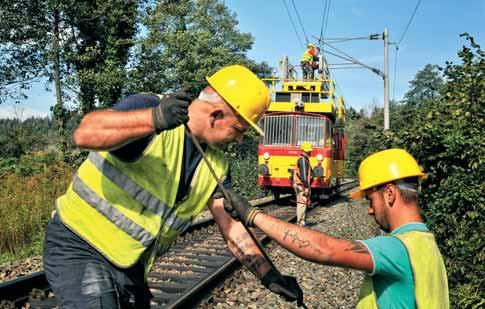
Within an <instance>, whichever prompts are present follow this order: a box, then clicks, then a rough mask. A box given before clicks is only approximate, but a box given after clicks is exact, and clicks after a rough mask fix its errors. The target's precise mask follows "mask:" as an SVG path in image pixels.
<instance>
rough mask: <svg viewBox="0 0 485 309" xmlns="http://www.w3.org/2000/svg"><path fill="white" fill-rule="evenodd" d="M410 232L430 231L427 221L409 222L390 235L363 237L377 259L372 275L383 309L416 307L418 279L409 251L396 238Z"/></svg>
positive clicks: (379, 302) (379, 303)
mask: <svg viewBox="0 0 485 309" xmlns="http://www.w3.org/2000/svg"><path fill="white" fill-rule="evenodd" d="M410 231H422V232H428V231H429V230H428V228H427V226H426V224H424V223H408V224H405V225H402V226H400V227H399V228H397V229H395V230H394V231H392V232H391V234H389V235H386V236H377V237H373V238H369V239H366V240H361V242H362V243H363V244H364V245H365V246H366V247H367V249H369V252H370V254H371V255H372V259H373V261H374V271H373V272H372V274H370V275H371V277H372V283H373V284H374V290H375V292H376V298H377V304H378V306H379V308H415V302H414V279H413V271H412V269H411V264H410V262H409V256H408V252H407V250H406V247H405V246H404V244H403V243H402V242H401V241H400V240H399V239H398V238H396V237H392V235H397V234H403V233H406V232H410Z"/></svg>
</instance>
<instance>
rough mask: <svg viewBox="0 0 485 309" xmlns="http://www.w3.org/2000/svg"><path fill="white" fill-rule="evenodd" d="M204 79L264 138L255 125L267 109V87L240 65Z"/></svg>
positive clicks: (232, 66) (227, 67) (225, 68)
mask: <svg viewBox="0 0 485 309" xmlns="http://www.w3.org/2000/svg"><path fill="white" fill-rule="evenodd" d="M206 79H207V82H209V85H210V86H211V87H212V88H214V90H215V91H216V92H217V93H218V94H219V95H220V96H221V97H222V98H223V99H224V100H225V101H226V102H227V103H228V104H229V105H230V106H231V107H232V108H233V109H234V110H236V112H237V113H238V114H239V115H240V116H241V117H242V118H243V119H244V120H245V121H247V122H248V123H249V124H250V125H251V126H252V127H253V128H254V129H256V131H257V132H258V133H259V134H261V135H263V136H264V133H263V130H261V128H260V127H259V126H258V125H257V123H258V121H259V119H261V117H262V116H263V115H264V113H265V112H266V110H267V109H268V107H269V103H270V97H269V90H268V87H266V85H265V84H264V83H263V81H262V80H261V79H259V78H258V77H257V76H256V74H254V73H253V72H251V70H249V69H248V68H246V67H244V66H242V65H230V66H226V67H224V68H222V69H220V70H219V71H217V72H216V73H214V74H213V75H211V76H207V77H206Z"/></svg>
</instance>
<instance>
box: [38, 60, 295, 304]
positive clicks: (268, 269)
mask: <svg viewBox="0 0 485 309" xmlns="http://www.w3.org/2000/svg"><path fill="white" fill-rule="evenodd" d="M207 82H208V84H209V85H208V86H207V87H206V88H205V89H204V90H202V92H201V93H200V95H199V97H198V98H197V99H195V100H191V99H190V98H189V97H187V95H186V94H184V93H176V94H171V95H165V96H158V95H153V94H137V95H133V96H130V97H128V98H126V99H124V100H123V101H121V102H120V103H118V104H117V105H115V106H114V107H113V109H108V110H100V111H95V112H92V113H89V114H87V115H86V116H85V117H84V118H83V119H82V121H81V123H80V125H79V127H78V128H77V129H76V131H75V132H74V142H75V143H76V145H78V146H79V147H82V148H86V149H90V150H92V151H91V153H90V154H89V157H88V159H87V160H86V161H84V163H83V164H82V165H81V166H80V167H79V169H78V171H77V173H76V174H75V176H74V179H73V181H72V183H71V185H70V186H69V188H68V189H67V192H66V193H65V194H64V195H63V196H61V197H60V198H59V199H58V200H57V204H56V206H57V211H56V214H55V215H54V216H53V219H52V220H51V221H50V223H49V226H48V228H47V231H46V239H45V247H44V270H45V273H46V276H47V280H48V281H49V284H50V286H51V287H52V289H53V291H54V293H55V295H56V297H57V301H58V305H59V306H60V308H131V304H130V302H129V300H130V297H133V298H134V299H135V308H149V307H150V298H151V294H150V291H149V289H148V286H147V284H146V275H147V273H148V271H149V270H150V268H151V266H152V264H153V262H154V260H155V258H156V257H157V256H159V255H161V254H163V253H164V252H166V251H167V250H168V249H169V247H170V245H171V243H172V242H173V241H174V240H175V239H176V238H177V236H178V235H179V234H181V233H182V232H183V231H184V230H186V229H187V228H188V227H189V225H190V224H191V222H192V220H193V219H194V217H196V216H197V215H198V213H199V212H201V211H202V209H203V208H204V207H205V206H206V205H208V207H209V210H210V211H211V213H212V215H213V217H214V219H215V221H216V223H217V224H218V226H219V229H220V231H221V233H222V235H223V236H224V238H225V239H226V242H227V244H228V247H229V249H230V250H231V252H232V253H233V254H234V255H235V256H236V258H238V260H240V261H241V262H242V263H243V264H244V265H245V266H247V267H248V268H249V270H251V271H252V272H253V273H254V274H255V275H256V276H257V277H258V278H261V280H262V283H263V284H264V285H265V286H266V287H268V288H269V289H270V290H272V291H273V292H275V293H278V294H280V295H282V296H283V297H285V298H286V299H287V300H297V299H299V298H301V297H302V296H301V289H300V288H299V286H298V283H297V282H296V280H295V278H293V277H289V276H283V275H281V274H280V273H279V272H278V271H277V270H276V269H275V268H274V267H272V266H271V265H272V264H271V263H270V261H268V260H267V259H265V258H264V255H263V254H262V252H261V251H260V250H259V249H258V247H257V246H256V244H255V243H254V242H253V240H252V239H251V237H250V235H249V234H248V233H247V232H246V230H245V229H244V227H243V226H242V224H241V223H240V222H238V221H235V220H234V219H232V218H231V217H230V216H228V215H227V213H226V212H225V211H224V207H223V198H220V197H219V198H216V197H215V196H216V194H217V193H218V192H217V191H218V190H217V189H216V185H217V183H216V180H215V179H214V177H213V176H212V175H211V173H210V171H209V169H208V166H207V164H206V163H205V162H204V161H203V160H201V159H202V155H201V154H200V153H199V152H198V151H197V149H196V148H195V147H194V146H195V144H194V143H193V142H192V140H191V137H190V134H193V136H194V137H195V138H196V139H197V140H198V141H199V142H200V143H202V145H203V148H205V153H206V155H207V158H208V160H209V162H210V163H211V165H212V166H213V168H214V170H215V172H216V174H217V175H220V177H219V179H222V178H223V177H225V180H224V181H223V186H224V187H226V188H230V187H231V186H232V185H231V180H230V174H229V172H228V163H227V161H226V160H225V158H224V155H223V152H222V151H221V150H220V149H221V148H223V147H224V146H225V145H227V144H228V143H231V142H233V141H241V140H242V139H243V134H244V132H245V131H246V130H247V129H248V128H250V127H251V126H252V127H253V128H255V129H256V130H257V131H258V132H259V133H261V134H262V131H261V129H260V128H259V127H258V126H257V125H256V123H257V122H258V120H259V119H260V117H261V116H262V115H263V114H264V112H265V111H266V109H267V108H268V106H269V92H268V89H267V88H266V86H265V85H264V83H263V82H262V81H261V80H260V79H259V78H258V77H257V76H256V75H255V74H254V73H253V72H251V71H250V70H249V69H247V68H245V67H243V66H240V65H232V66H227V67H224V68H222V69H221V70H219V71H217V72H216V73H215V74H213V75H212V76H210V77H207ZM183 124H186V125H187V127H188V128H189V129H190V131H188V130H187V129H186V128H185V126H184V125H183Z"/></svg>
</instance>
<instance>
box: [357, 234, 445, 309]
mask: <svg viewBox="0 0 485 309" xmlns="http://www.w3.org/2000/svg"><path fill="white" fill-rule="evenodd" d="M393 236H394V237H397V238H398V239H400V240H401V241H402V243H403V244H404V246H405V247H406V250H407V252H408V255H409V260H410V264H411V269H412V271H413V278H414V300H415V304H416V308H426V309H428V308H429V309H434V308H436V309H446V308H449V307H450V302H449V296H448V279H447V276H446V269H445V264H444V263H443V258H442V257H441V253H440V251H439V249H438V246H437V245H436V241H435V239H434V235H433V234H432V233H429V232H421V231H410V232H406V233H402V234H397V235H393ZM356 307H357V308H358V309H364V308H365V309H368V308H378V306H377V298H376V293H375V291H374V286H373V283H372V277H371V276H369V275H366V277H365V279H364V283H363V284H362V287H361V289H360V296H359V301H358V303H357V306H356Z"/></svg>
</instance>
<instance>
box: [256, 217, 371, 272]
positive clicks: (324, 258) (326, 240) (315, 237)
mask: <svg viewBox="0 0 485 309" xmlns="http://www.w3.org/2000/svg"><path fill="white" fill-rule="evenodd" d="M254 225H256V226H257V227H258V228H260V229H261V230H262V231H263V232H264V233H265V234H266V235H268V236H269V237H271V238H272V239H273V240H275V241H276V242H278V243H279V244H280V245H281V246H282V247H284V248H286V249H287V250H289V251H291V252H292V253H294V254H296V255H298V256H299V257H301V258H304V259H306V260H309V261H312V262H316V263H320V264H325V265H334V266H341V267H347V268H354V269H360V270H365V271H368V272H372V271H373V269H374V262H373V260H372V257H371V255H370V253H369V251H368V250H367V248H366V247H365V246H364V245H363V244H362V243H361V242H358V241H348V240H341V239H337V238H334V237H332V236H329V235H327V234H325V233H323V232H319V231H313V230H310V229H307V228H304V227H300V226H297V225H295V224H291V223H288V222H285V221H281V220H279V219H277V218H274V217H272V216H270V215H267V214H265V213H258V214H257V215H256V217H255V218H254Z"/></svg>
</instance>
